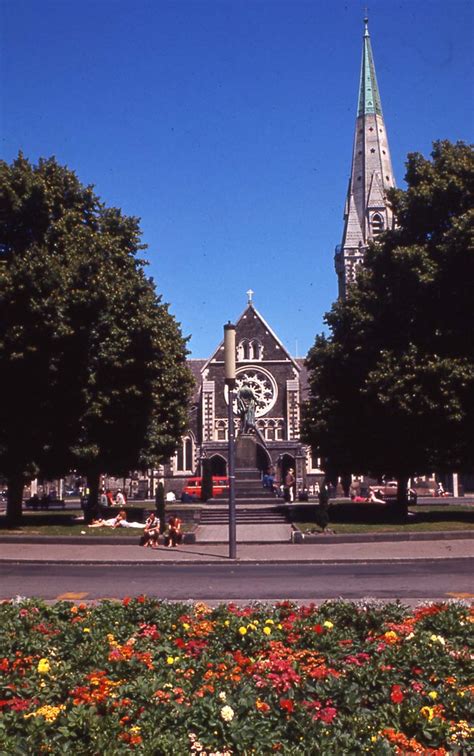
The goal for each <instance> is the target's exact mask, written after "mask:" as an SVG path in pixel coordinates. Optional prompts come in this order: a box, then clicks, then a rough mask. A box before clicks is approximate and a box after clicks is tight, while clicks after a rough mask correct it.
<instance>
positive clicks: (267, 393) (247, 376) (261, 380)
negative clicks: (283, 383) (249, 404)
mask: <svg viewBox="0 0 474 756" xmlns="http://www.w3.org/2000/svg"><path fill="white" fill-rule="evenodd" d="M235 379H236V380H235V382H236V387H235V395H236V397H237V394H238V392H239V389H241V388H242V387H243V386H248V387H249V388H251V389H252V391H253V393H254V395H255V397H256V399H257V407H256V410H255V416H256V417H262V415H266V414H267V412H269V411H270V410H271V408H272V407H273V405H274V404H275V402H276V399H277V395H278V389H277V385H276V381H275V379H274V377H273V376H272V375H271V374H270V373H268V372H267V371H266V370H263V368H239V369H238V370H237V373H236V376H235ZM226 401H227V387H226ZM234 414H235V415H238V410H237V401H234Z"/></svg>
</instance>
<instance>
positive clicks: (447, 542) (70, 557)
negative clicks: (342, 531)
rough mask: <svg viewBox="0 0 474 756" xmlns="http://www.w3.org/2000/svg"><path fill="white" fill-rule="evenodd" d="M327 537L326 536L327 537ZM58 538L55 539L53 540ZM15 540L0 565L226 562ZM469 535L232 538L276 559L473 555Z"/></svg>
mask: <svg viewBox="0 0 474 756" xmlns="http://www.w3.org/2000/svg"><path fill="white" fill-rule="evenodd" d="M330 538H331V540H329V539H330ZM58 541H59V542H58ZM104 541H105V539H103V540H101V541H99V539H95V542H94V543H93V544H92V543H90V542H89V543H77V542H75V543H71V542H69V543H66V542H64V539H63V540H62V542H61V541H60V540H59V539H56V540H55V542H49V543H46V542H44V541H43V542H37V543H32V542H28V541H27V540H26V539H23V538H22V539H21V541H20V540H18V541H15V542H12V541H11V540H9V541H8V542H7V538H2V539H1V542H0V565H1V564H8V563H12V562H15V563H23V564H28V563H35V564H37V563H49V564H130V565H133V564H148V563H155V564H156V563H158V564H160V563H162V564H164V563H166V564H176V565H182V564H206V563H207V564H216V563H229V561H230V560H229V547H228V544H226V543H195V544H185V545H182V546H179V547H178V548H174V549H173V548H165V547H164V546H160V547H159V548H158V549H156V550H154V549H145V548H142V547H140V546H138V545H137V543H136V542H135V543H133V544H130V545H128V544H124V543H123V542H122V543H120V544H119V543H115V544H112V543H110V540H109V539H107V543H104ZM473 557H474V539H472V538H445V539H442V540H440V539H437V538H433V539H430V540H426V539H424V540H417V541H416V544H415V543H414V542H413V540H389V539H387V540H370V541H369V540H366V541H362V542H361V541H357V542H355V541H351V542H348V541H347V539H344V540H339V541H337V540H335V539H334V537H330V536H329V537H328V538H327V539H326V540H324V541H323V540H322V539H321V541H319V542H318V543H303V544H292V543H267V544H261V543H237V560H236V561H237V562H243V563H249V562H256V563H261V562H266V563H270V564H281V563H285V562H286V563H293V564H294V563H351V562H370V563H372V562H374V563H376V562H380V561H384V562H386V561H394V562H396V561H400V560H404V561H406V560H410V561H411V560H423V559H424V560H427V559H428V560H441V559H472V558H473Z"/></svg>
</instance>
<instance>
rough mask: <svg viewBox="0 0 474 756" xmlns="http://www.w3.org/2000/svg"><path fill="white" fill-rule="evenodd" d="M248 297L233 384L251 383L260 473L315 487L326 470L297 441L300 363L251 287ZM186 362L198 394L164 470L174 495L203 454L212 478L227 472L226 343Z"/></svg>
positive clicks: (302, 382) (302, 387)
mask: <svg viewBox="0 0 474 756" xmlns="http://www.w3.org/2000/svg"><path fill="white" fill-rule="evenodd" d="M247 294H248V302H247V307H246V308H245V310H244V312H243V313H242V314H241V315H240V317H239V318H238V319H237V321H236V324H235V329H236V388H237V391H238V390H239V389H241V388H242V387H243V386H249V387H250V388H251V389H252V391H253V395H254V396H255V398H256V410H255V428H256V431H257V433H256V436H257V439H258V443H257V467H258V469H259V471H260V472H261V473H262V474H263V473H264V472H266V471H267V470H272V469H273V470H274V471H275V474H276V479H277V480H283V479H284V476H285V474H286V472H287V470H288V469H289V468H292V469H293V470H294V471H295V477H296V486H297V490H300V491H304V490H305V489H308V488H309V487H312V488H313V490H314V485H315V483H316V481H318V480H319V479H320V478H321V477H322V474H323V473H322V471H321V470H320V469H319V467H318V464H317V462H318V461H317V460H314V461H313V459H312V458H311V451H310V449H309V448H308V447H307V446H305V445H304V444H302V443H301V441H300V438H299V435H300V405H301V401H302V399H304V397H305V392H306V387H307V378H306V368H305V366H304V360H303V359H297V358H294V357H292V356H291V355H290V353H289V352H288V351H287V349H286V348H285V347H284V345H283V344H282V342H281V341H280V339H279V338H278V336H277V335H276V334H275V333H274V331H273V330H272V328H271V327H270V326H269V325H268V323H267V322H266V321H265V319H264V318H263V316H262V315H261V314H260V313H259V312H258V310H257V309H256V308H255V305H254V303H253V299H252V295H253V292H251V291H249V292H247ZM189 366H190V368H191V370H192V372H193V375H194V379H195V394H194V398H193V403H192V406H191V410H190V417H189V428H188V433H187V435H186V436H185V437H184V438H183V439H182V443H181V447H180V449H179V450H178V452H177V454H176V455H175V457H174V458H173V459H172V460H171V461H170V463H169V464H168V465H167V466H166V468H165V480H166V488H167V489H168V490H173V491H174V492H175V493H176V494H179V493H180V484H181V487H182V482H183V481H182V479H183V478H187V477H189V476H193V475H199V474H200V468H201V463H202V460H203V459H204V458H207V459H209V460H210V463H211V468H212V473H213V475H216V476H223V475H226V473H227V465H228V456H227V454H228V407H227V401H228V397H227V388H226V385H225V375H224V343H223V341H221V343H220V344H219V345H218V346H217V348H216V350H215V351H214V353H213V354H212V355H211V356H210V357H209V358H208V359H205V360H204V359H203V360H198V359H195V360H193V359H191V360H189ZM234 415H235V419H234V425H235V432H236V434H238V433H239V430H240V423H241V421H240V419H239V418H238V415H237V412H236V410H234Z"/></svg>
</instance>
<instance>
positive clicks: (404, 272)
mask: <svg viewBox="0 0 474 756" xmlns="http://www.w3.org/2000/svg"><path fill="white" fill-rule="evenodd" d="M431 158H432V159H431V160H428V159H425V158H424V157H423V156H422V155H420V154H418V153H413V154H410V155H408V160H407V173H406V177H405V178H406V183H407V189H406V191H402V190H391V192H390V195H389V201H390V202H391V204H392V206H393V210H394V214H395V217H396V219H397V226H396V228H394V229H392V230H388V231H386V232H385V233H384V234H383V235H382V236H381V237H379V240H378V241H377V243H376V244H372V245H370V247H369V249H368V251H367V254H366V258H365V263H364V266H362V268H361V269H360V273H359V274H358V276H357V279H356V282H355V283H354V284H353V285H352V286H351V288H350V290H349V293H348V296H347V299H346V300H344V301H338V302H336V303H335V304H334V306H333V307H332V309H331V311H330V313H328V314H327V315H326V318H325V319H326V323H327V325H328V326H329V331H330V333H329V336H327V337H326V336H324V335H320V336H318V337H317V338H316V342H315V345H314V347H313V348H312V349H311V351H310V353H309V355H308V358H307V365H308V368H309V371H310V398H309V400H308V402H307V404H306V406H305V412H304V430H303V434H304V436H305V438H306V440H307V441H308V442H310V443H311V444H312V446H313V447H314V448H315V449H316V450H317V451H318V453H319V454H320V455H322V456H323V457H324V458H325V459H326V460H327V464H328V468H329V470H330V471H334V472H337V473H339V474H341V473H344V472H349V471H350V472H353V473H361V474H363V473H365V474H367V473H372V474H374V475H377V476H381V475H383V474H386V475H390V476H396V477H398V478H399V479H402V478H407V477H409V476H411V475H413V474H416V473H418V474H422V473H426V472H432V471H434V470H438V471H447V470H455V471H472V470H473V467H474V339H473V333H474V309H473V307H472V287H473V285H474V246H473V230H474V209H473V207H474V206H473V196H474V153H473V149H472V147H471V146H469V145H466V144H464V143H462V142H458V143H456V144H452V143H450V142H447V141H440V142H436V143H435V144H434V145H433V152H432V155H431Z"/></svg>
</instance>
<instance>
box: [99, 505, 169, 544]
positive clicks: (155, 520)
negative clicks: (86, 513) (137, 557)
mask: <svg viewBox="0 0 474 756" xmlns="http://www.w3.org/2000/svg"><path fill="white" fill-rule="evenodd" d="M88 527H89V528H103V527H108V528H141V529H143V533H142V535H141V537H140V546H146V547H147V548H152V549H157V548H158V539H159V536H160V533H161V523H160V518H159V517H158V516H157V515H156V513H155V512H152V513H151V514H150V515H148V517H147V519H146V520H145V522H144V523H143V522H129V521H128V520H127V513H126V511H125V509H121V510H120V512H118V514H117V515H116V516H115V517H111V518H108V519H103V518H98V519H97V520H93V521H92V522H91V523H90V524H89V526H88ZM164 538H165V546H167V547H170V548H171V547H172V546H178V545H179V544H180V543H182V541H183V534H182V532H181V520H180V519H179V517H176V516H175V515H171V517H170V518H169V519H168V527H167V529H166V530H165V533H164Z"/></svg>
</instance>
